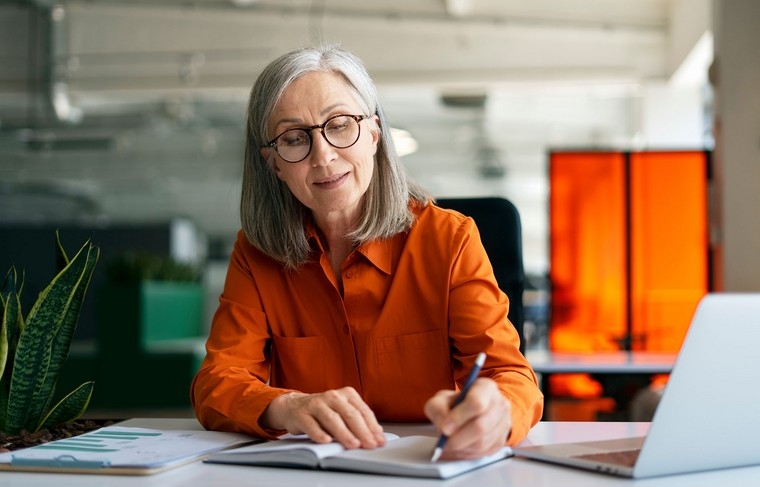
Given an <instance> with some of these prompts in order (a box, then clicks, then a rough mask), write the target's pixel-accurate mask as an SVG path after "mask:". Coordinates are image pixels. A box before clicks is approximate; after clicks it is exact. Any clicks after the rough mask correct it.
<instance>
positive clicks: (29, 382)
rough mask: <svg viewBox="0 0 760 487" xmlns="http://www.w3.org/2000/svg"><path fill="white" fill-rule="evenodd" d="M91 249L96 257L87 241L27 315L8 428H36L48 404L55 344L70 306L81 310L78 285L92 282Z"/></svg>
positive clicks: (16, 362) (15, 364)
mask: <svg viewBox="0 0 760 487" xmlns="http://www.w3.org/2000/svg"><path fill="white" fill-rule="evenodd" d="M95 249H97V248H96V247H95ZM92 252H94V254H95V259H97V255H98V250H94V249H93V246H92V245H91V244H90V242H89V241H88V242H86V243H85V244H84V246H83V247H82V248H81V249H80V250H79V252H78V253H77V255H76V256H75V257H74V258H73V259H72V260H71V261H70V262H69V264H68V265H67V266H66V267H65V268H64V269H63V270H62V271H61V272H60V273H59V274H58V275H57V276H55V278H53V280H52V282H51V283H50V284H49V285H48V287H46V288H45V289H44V290H43V291H42V292H41V293H40V295H39V297H38V299H37V302H36V303H35V304H34V306H33V307H32V309H31V311H30V312H29V315H28V316H27V319H26V323H25V325H24V328H23V330H22V331H21V334H20V336H19V340H18V346H17V350H16V356H15V359H14V362H13V374H12V377H11V383H10V392H9V402H8V409H7V413H6V432H11V433H12V432H16V431H20V430H21V429H27V430H29V431H35V428H36V426H37V425H38V424H40V418H41V417H42V416H43V413H44V411H46V410H47V408H48V406H49V403H50V397H51V395H52V392H51V390H50V389H54V386H55V380H56V379H57V375H56V374H50V376H48V374H49V372H51V360H52V358H53V357H60V354H58V353H53V350H52V349H53V344H54V343H55V337H56V336H57V335H58V333H59V331H60V328H61V325H62V323H63V322H64V321H65V320H66V317H67V315H69V312H70V310H71V311H75V313H74V315H75V317H76V316H77V315H78V313H79V308H80V306H81V301H80V302H75V301H76V300H75V297H76V296H80V297H81V296H82V295H83V294H78V292H77V291H78V288H79V286H80V285H82V283H84V285H85V287H86V284H87V283H89V280H90V277H91V274H92V270H93V267H94V263H92V262H91V260H90V258H88V256H90V255H91V253H92ZM67 352H68V349H67V351H66V352H65V353H67ZM64 358H65V354H64ZM60 366H61V364H54V366H53V367H52V369H53V370H60Z"/></svg>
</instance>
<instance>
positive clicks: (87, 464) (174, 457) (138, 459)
mask: <svg viewBox="0 0 760 487" xmlns="http://www.w3.org/2000/svg"><path fill="white" fill-rule="evenodd" d="M254 441H256V440H255V439H254V438H252V437H250V436H247V435H242V434H237V433H222V432H218V431H203V430H154V429H146V428H131V427H121V426H108V427H105V428H100V429H98V430H95V431H92V432H89V433H85V434H83V435H79V436H75V437H72V438H66V439H62V440H56V441H51V442H50V443H45V444H41V445H37V446H34V447H31V448H26V449H23V450H18V451H14V452H10V453H3V454H0V469H5V470H25V471H38V472H44V471H52V472H77V473H99V474H102V473H120V474H146V473H154V472H158V471H162V470H166V469H168V468H172V467H176V466H179V465H184V464H186V463H189V462H191V461H194V460H197V459H200V458H203V457H205V456H206V455H208V454H209V453H212V452H216V451H219V450H224V449H226V448H230V447H233V446H239V445H244V444H248V443H252V442H254Z"/></svg>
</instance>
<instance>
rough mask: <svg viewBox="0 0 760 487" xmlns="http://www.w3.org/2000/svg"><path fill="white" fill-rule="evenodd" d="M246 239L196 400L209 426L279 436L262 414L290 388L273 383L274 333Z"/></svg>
mask: <svg viewBox="0 0 760 487" xmlns="http://www.w3.org/2000/svg"><path fill="white" fill-rule="evenodd" d="M243 238H244V237H242V236H241V237H239V238H238V240H237V242H236V244H235V248H234V250H233V252H232V257H231V259H230V265H229V269H228V270H227V278H226V282H225V285H224V292H223V294H222V296H221V297H220V298H219V308H218V309H217V311H216V314H215V315H214V319H213V322H212V326H211V331H210V334H209V337H208V340H207V342H206V358H205V359H204V360H203V363H202V364H201V367H200V370H199V371H198V373H197V374H196V375H195V378H194V379H193V383H192V385H191V401H192V404H193V408H194V409H195V412H196V416H197V417H198V420H199V421H200V423H201V424H202V425H203V426H204V427H205V428H206V429H212V430H221V431H236V432H242V433H247V434H251V435H254V436H258V437H262V438H267V439H273V438H274V437H275V436H276V435H278V434H280V433H282V432H281V431H269V430H266V429H263V428H262V427H261V426H260V425H259V417H260V416H261V414H262V413H263V412H264V410H265V409H266V407H267V406H268V405H269V403H270V402H271V401H272V400H273V399H274V398H276V397H277V396H279V395H281V394H284V393H286V392H290V391H289V390H287V389H278V388H274V387H270V386H268V385H267V381H268V379H269V360H270V346H271V336H270V334H269V331H268V326H267V319H266V315H265V314H264V312H263V311H262V307H261V302H260V297H259V291H258V289H257V287H256V283H255V280H254V279H253V277H252V275H251V273H250V270H249V266H248V264H247V260H246V254H245V251H244V249H243V245H244V244H243V240H242V239H243Z"/></svg>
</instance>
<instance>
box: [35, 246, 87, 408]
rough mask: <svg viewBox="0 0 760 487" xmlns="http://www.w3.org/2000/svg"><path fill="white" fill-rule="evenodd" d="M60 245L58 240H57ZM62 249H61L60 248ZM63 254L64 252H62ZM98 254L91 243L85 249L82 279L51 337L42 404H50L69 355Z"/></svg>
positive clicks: (41, 392)
mask: <svg viewBox="0 0 760 487" xmlns="http://www.w3.org/2000/svg"><path fill="white" fill-rule="evenodd" d="M58 245H60V242H58ZM61 251H63V249H61ZM64 254H65V253H64ZM99 255H100V249H99V248H98V247H95V246H93V245H90V246H89V247H88V250H87V256H86V257H87V261H86V262H85V269H84V273H83V274H82V280H81V281H80V282H79V284H78V285H77V287H76V288H75V289H74V292H73V294H72V298H71V305H70V306H69V307H68V309H67V310H66V314H65V315H64V316H63V320H62V321H61V324H60V326H59V328H58V332H57V333H56V334H55V337H54V338H53V344H52V349H51V357H50V367H49V368H48V371H47V374H46V375H45V383H44V384H43V386H42V389H41V390H40V392H39V394H40V396H39V397H38V398H37V401H38V402H39V403H40V404H42V403H45V404H50V403H51V401H52V400H53V393H54V392H55V383H56V381H57V380H58V376H59V374H60V373H61V369H62V368H63V364H64V363H65V362H66V359H67V358H68V355H69V349H70V348H71V340H72V338H73V337H74V331H75V330H76V326H77V320H78V318H79V311H80V309H81V307H82V302H83V301H84V296H85V293H86V292H87V287H88V286H89V284H90V280H91V278H92V273H93V271H94V269H95V264H96V263H97V261H98V257H99Z"/></svg>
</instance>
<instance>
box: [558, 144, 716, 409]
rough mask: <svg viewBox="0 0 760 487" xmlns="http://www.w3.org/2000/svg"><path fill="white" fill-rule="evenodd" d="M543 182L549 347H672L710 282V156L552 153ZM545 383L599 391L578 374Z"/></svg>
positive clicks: (567, 390) (565, 389)
mask: <svg viewBox="0 0 760 487" xmlns="http://www.w3.org/2000/svg"><path fill="white" fill-rule="evenodd" d="M549 181H550V196H549V227H550V231H549V239H550V272H549V275H550V282H551V286H552V288H551V299H550V326H549V347H550V349H551V350H553V351H565V352H581V353H594V352H600V351H609V350H619V349H632V350H648V351H658V352H677V351H678V349H679V348H680V345H681V342H682V341H683V337H684V336H685V333H686V329H687V328H688V325H689V323H690V321H691V317H692V315H693V312H694V309H695V307H696V304H697V302H698V301H699V299H700V298H701V297H702V296H703V295H704V294H705V293H707V292H708V290H709V258H708V245H709V243H708V235H707V232H708V230H707V225H708V217H707V154H706V153H705V152H704V151H680V152H679V151H662V152H633V153H626V152H602V151H588V152H552V153H551V154H550V160H549ZM550 391H551V393H552V394H553V395H568V396H574V397H595V396H599V395H601V393H602V390H601V385H599V384H598V383H597V382H596V381H594V380H592V379H591V377H590V376H588V375H577V374H561V375H556V374H555V375H554V376H552V377H551V378H550Z"/></svg>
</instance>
